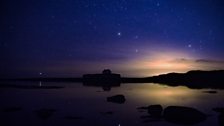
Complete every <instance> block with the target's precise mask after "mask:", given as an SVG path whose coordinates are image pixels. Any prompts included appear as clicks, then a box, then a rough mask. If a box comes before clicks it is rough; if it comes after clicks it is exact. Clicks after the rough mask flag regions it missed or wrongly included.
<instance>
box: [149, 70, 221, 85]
mask: <svg viewBox="0 0 224 126" xmlns="http://www.w3.org/2000/svg"><path fill="white" fill-rule="evenodd" d="M145 80H146V81H147V80H148V81H151V82H154V83H164V84H168V85H171V86H178V85H184V86H187V87H190V88H224V70H213V71H201V70H194V71H189V72H187V73H168V74H163V75H159V76H153V77H148V78H145Z"/></svg>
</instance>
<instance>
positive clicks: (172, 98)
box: [0, 82, 224, 126]
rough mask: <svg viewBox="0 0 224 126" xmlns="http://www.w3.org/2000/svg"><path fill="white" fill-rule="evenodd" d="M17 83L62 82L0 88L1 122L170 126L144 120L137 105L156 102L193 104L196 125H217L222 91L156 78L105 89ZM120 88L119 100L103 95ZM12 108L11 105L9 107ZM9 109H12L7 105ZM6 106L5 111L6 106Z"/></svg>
mask: <svg viewBox="0 0 224 126" xmlns="http://www.w3.org/2000/svg"><path fill="white" fill-rule="evenodd" d="M16 84H17V85H35V86H51V85H52V86H63V87H64V88H59V89H23V88H12V87H11V88H0V116H1V119H0V125H1V126H4V125H6V126H8V125H13V126H14V125H21V126H25V125H32V126H47V125H51V126H52V125H55V126H61V125H65V126H70V125H72V126H87V125H95V126H119V125H120V126H145V125H153V126H162V125H169V126H175V125H177V124H173V123H169V122H166V121H165V120H161V121H152V122H147V123H144V119H142V118H141V116H145V115H148V113H147V111H146V112H144V111H143V112H140V111H139V110H137V109H136V108H137V107H141V106H148V105H153V104H161V105H162V106H163V107H164V108H165V107H167V106H171V105H178V106H187V107H194V108H197V109H198V110H200V111H202V112H204V113H206V114H207V115H208V118H207V120H206V121H203V122H201V123H198V124H197V125H199V126H203V125H214V126H215V125H218V121H217V115H218V114H217V113H216V112H214V111H212V108H214V107H223V106H224V91H223V90H216V91H217V93H214V94H210V93H205V92H204V91H208V90H211V89H200V90H198V89H189V88H187V87H184V86H178V87H171V86H166V85H161V84H153V83H145V84H121V86H120V87H114V88H112V89H111V90H110V91H103V89H102V88H101V87H86V86H83V85H82V83H50V82H48V83H47V82H35V83H34V82H26V83H25V82H24V83H16ZM116 94H123V95H124V96H125V98H126V102H125V103H124V104H116V103H111V102H107V100H106V98H107V97H109V96H113V95H116ZM13 108H14V109H15V110H13ZM43 108H46V109H54V112H53V113H52V115H51V116H49V118H48V119H46V120H43V119H41V118H40V117H38V116H37V111H38V110H40V109H43ZM11 109H12V110H11ZM7 110H8V111H7Z"/></svg>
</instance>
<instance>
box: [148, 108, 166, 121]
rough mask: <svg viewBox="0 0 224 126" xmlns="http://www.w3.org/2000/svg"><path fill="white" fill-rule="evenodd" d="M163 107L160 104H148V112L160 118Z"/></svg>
mask: <svg viewBox="0 0 224 126" xmlns="http://www.w3.org/2000/svg"><path fill="white" fill-rule="evenodd" d="M162 112H163V107H162V106H161V105H150V106H149V107H148V113H149V114H150V115H151V116H152V117H154V118H160V117H161V116H162Z"/></svg>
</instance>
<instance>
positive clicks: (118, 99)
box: [107, 94, 125, 104]
mask: <svg viewBox="0 0 224 126" xmlns="http://www.w3.org/2000/svg"><path fill="white" fill-rule="evenodd" d="M107 101H108V102H113V103H118V104H123V103H124V102H125V97H124V95H121V94H118V95H114V96H111V97H107Z"/></svg>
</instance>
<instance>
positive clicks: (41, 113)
mask: <svg viewBox="0 0 224 126" xmlns="http://www.w3.org/2000/svg"><path fill="white" fill-rule="evenodd" d="M55 111H56V110H55V109H45V108H43V109H40V110H37V111H35V112H36V114H37V116H38V117H39V118H41V119H43V120H47V119H48V118H50V117H51V116H52V115H53V113H54V112H55Z"/></svg>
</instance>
